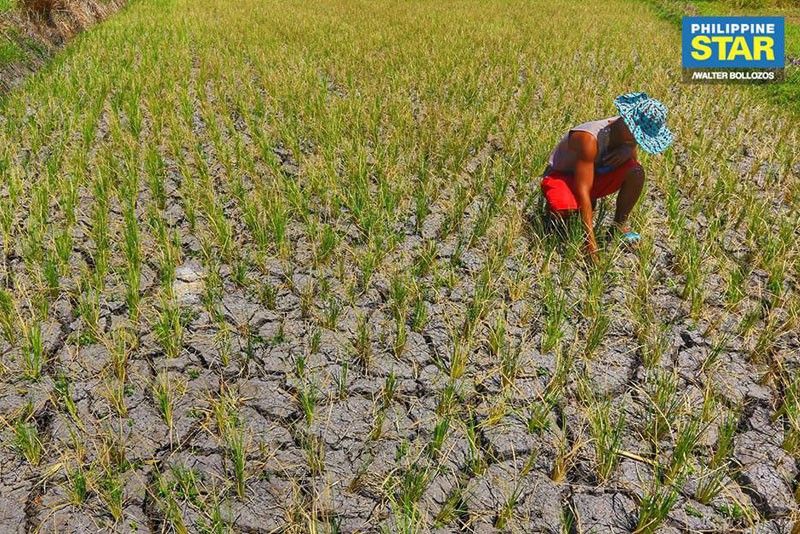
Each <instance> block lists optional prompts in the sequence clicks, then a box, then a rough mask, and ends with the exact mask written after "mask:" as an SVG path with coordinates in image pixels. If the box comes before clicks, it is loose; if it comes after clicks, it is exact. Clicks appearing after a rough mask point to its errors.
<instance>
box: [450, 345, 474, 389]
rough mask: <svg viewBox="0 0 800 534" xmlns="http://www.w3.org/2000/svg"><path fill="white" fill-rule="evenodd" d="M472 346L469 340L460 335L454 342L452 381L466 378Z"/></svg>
mask: <svg viewBox="0 0 800 534" xmlns="http://www.w3.org/2000/svg"><path fill="white" fill-rule="evenodd" d="M471 353H472V346H471V344H470V341H469V339H466V338H465V337H464V336H461V335H458V336H457V337H456V338H455V339H454V340H453V351H452V353H451V355H450V379H451V380H457V379H459V378H461V377H462V376H464V373H465V372H466V370H467V365H468V364H469V357H470V354H471Z"/></svg>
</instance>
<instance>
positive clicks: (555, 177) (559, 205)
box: [542, 158, 640, 213]
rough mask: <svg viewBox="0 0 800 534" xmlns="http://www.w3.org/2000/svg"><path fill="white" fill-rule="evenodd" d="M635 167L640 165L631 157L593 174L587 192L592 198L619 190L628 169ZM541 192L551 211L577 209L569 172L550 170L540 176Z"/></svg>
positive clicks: (572, 181)
mask: <svg viewBox="0 0 800 534" xmlns="http://www.w3.org/2000/svg"><path fill="white" fill-rule="evenodd" d="M636 167H640V165H639V162H638V161H636V159H634V158H631V159H629V160H628V161H626V162H625V163H623V164H622V165H620V166H619V167H617V168H616V169H614V170H612V171H611V172H607V173H603V174H597V175H595V177H594V183H593V184H592V190H591V192H590V193H589V195H590V196H591V198H592V200H594V199H596V198H601V197H605V196H608V195H610V194H612V193H616V192H617V191H619V188H620V187H622V182H624V181H625V176H626V175H627V174H628V171H630V170H631V169H634V168H636ZM542 193H544V198H545V200H547V205H548V206H549V207H550V210H551V211H553V212H556V213H558V212H563V211H572V210H577V209H578V201H577V200H576V199H575V177H574V176H573V175H572V174H570V173H564V172H559V171H550V173H549V174H548V175H547V176H545V177H544V178H542Z"/></svg>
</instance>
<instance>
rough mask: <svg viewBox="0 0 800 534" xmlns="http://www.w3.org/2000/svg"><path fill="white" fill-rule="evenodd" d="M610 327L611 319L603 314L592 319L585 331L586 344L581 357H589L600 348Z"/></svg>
mask: <svg viewBox="0 0 800 534" xmlns="http://www.w3.org/2000/svg"><path fill="white" fill-rule="evenodd" d="M610 325H611V319H610V318H609V316H608V315H606V314H605V313H603V312H600V313H598V314H597V315H596V316H595V317H594V319H592V321H591V323H590V324H589V328H588V330H587V331H586V344H585V346H584V349H583V355H584V356H585V357H587V358H589V357H591V356H592V355H593V354H594V353H595V351H596V350H597V349H598V348H599V347H600V345H601V344H602V343H603V339H605V337H606V333H607V332H608V328H609V326H610Z"/></svg>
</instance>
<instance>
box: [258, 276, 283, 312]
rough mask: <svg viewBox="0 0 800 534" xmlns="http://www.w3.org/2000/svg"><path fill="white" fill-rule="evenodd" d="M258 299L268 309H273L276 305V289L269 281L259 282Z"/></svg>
mask: <svg viewBox="0 0 800 534" xmlns="http://www.w3.org/2000/svg"><path fill="white" fill-rule="evenodd" d="M258 295H259V300H260V301H261V303H262V304H263V305H264V307H266V308H267V309H268V310H274V309H275V307H276V305H277V299H278V290H277V289H276V288H275V286H274V285H272V284H271V283H269V282H264V283H263V284H261V286H260V289H259V292H258Z"/></svg>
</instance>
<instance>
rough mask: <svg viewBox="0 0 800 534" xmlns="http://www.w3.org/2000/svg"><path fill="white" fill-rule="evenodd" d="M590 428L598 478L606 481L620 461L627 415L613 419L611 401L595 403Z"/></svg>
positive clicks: (591, 412) (590, 412) (592, 408)
mask: <svg viewBox="0 0 800 534" xmlns="http://www.w3.org/2000/svg"><path fill="white" fill-rule="evenodd" d="M588 416H589V430H590V433H591V437H592V444H593V445H594V452H595V462H596V468H597V478H598V479H599V480H600V481H601V482H606V481H607V480H608V479H609V477H610V476H611V474H612V473H613V472H614V469H615V468H616V466H617V464H618V463H619V456H618V454H617V453H618V451H619V448H620V444H621V442H622V437H623V435H624V433H625V415H624V414H618V415H617V417H616V421H614V420H613V419H612V414H611V403H610V402H608V401H604V402H600V403H597V404H595V405H593V406H592V407H591V408H590V411H589V414H588Z"/></svg>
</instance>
